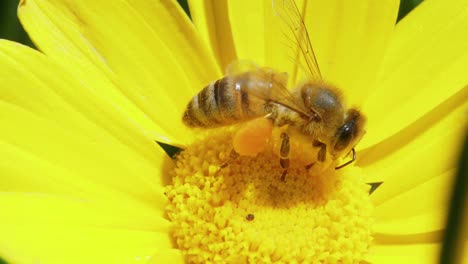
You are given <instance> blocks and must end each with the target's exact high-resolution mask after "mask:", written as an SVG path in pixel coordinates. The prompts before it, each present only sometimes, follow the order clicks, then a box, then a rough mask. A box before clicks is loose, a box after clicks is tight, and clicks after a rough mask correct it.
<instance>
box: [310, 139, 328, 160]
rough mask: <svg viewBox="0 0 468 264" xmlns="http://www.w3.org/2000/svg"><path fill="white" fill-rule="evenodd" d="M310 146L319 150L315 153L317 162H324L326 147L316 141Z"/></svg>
mask: <svg viewBox="0 0 468 264" xmlns="http://www.w3.org/2000/svg"><path fill="white" fill-rule="evenodd" d="M312 145H313V146H314V147H318V148H320V149H319V151H318V153H317V161H320V162H324V161H325V159H326V157H327V145H326V144H325V143H322V142H320V141H318V140H315V141H314V143H313V144H312Z"/></svg>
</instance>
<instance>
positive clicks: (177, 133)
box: [19, 0, 219, 141]
mask: <svg viewBox="0 0 468 264" xmlns="http://www.w3.org/2000/svg"><path fill="white" fill-rule="evenodd" d="M19 16H20V18H21V21H22V23H23V24H24V26H25V28H26V30H27V31H28V32H29V34H30V35H31V37H32V39H33V40H34V41H35V43H37V45H38V47H39V48H40V49H41V50H42V51H44V52H45V53H46V54H47V55H49V56H52V57H53V58H54V59H56V60H58V61H60V62H62V63H63V65H73V64H75V63H77V64H78V65H84V66H83V67H91V68H95V69H96V68H97V69H99V70H100V71H102V72H103V73H104V74H105V76H106V77H107V78H108V79H109V80H110V81H111V82H113V83H115V84H116V86H117V89H118V90H119V91H120V92H121V93H122V94H123V95H125V96H126V97H128V98H129V100H130V101H132V102H133V103H134V104H136V105H137V106H138V108H139V110H140V111H142V112H143V113H144V114H145V115H146V116H147V117H149V118H150V119H151V120H152V121H153V122H155V123H156V124H158V125H160V126H161V127H163V129H164V130H166V131H169V132H170V133H171V135H172V140H174V139H180V140H181V141H187V140H188V139H189V138H190V137H189V136H187V130H186V129H185V128H184V126H183V125H182V122H181V120H180V119H181V115H182V112H183V110H184V107H185V105H186V103H187V102H188V100H189V98H190V97H191V96H192V95H193V93H194V91H197V90H199V89H201V88H202V87H203V86H204V85H206V84H207V83H209V82H210V81H211V80H213V79H214V78H215V77H217V76H219V74H218V72H219V71H218V69H217V67H216V63H215V61H214V59H213V57H212V56H210V54H209V52H207V50H206V48H207V47H206V46H205V45H204V44H203V42H202V41H201V40H200V39H199V38H198V37H197V35H196V32H195V30H194V28H193V25H192V24H191V23H190V21H189V20H188V18H187V17H186V16H185V14H184V13H183V11H182V10H181V9H180V7H179V6H178V5H176V3H174V2H172V1H169V0H165V1H162V2H147V1H130V0H129V1H119V2H114V1H109V2H105V1H79V2H76V1H43V0H31V1H24V2H22V3H21V4H20V8H19ZM85 79H86V78H85ZM117 103H118V102H117ZM166 136H167V137H169V136H170V135H166Z"/></svg>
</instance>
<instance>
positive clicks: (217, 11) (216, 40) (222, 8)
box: [188, 0, 236, 70]
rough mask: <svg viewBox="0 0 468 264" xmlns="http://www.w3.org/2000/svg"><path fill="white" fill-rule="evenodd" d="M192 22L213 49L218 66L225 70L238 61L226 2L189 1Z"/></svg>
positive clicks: (215, 0) (214, 0)
mask: <svg viewBox="0 0 468 264" xmlns="http://www.w3.org/2000/svg"><path fill="white" fill-rule="evenodd" d="M188 3H189V6H190V14H191V17H192V21H193V23H194V25H195V27H196V29H197V30H198V32H199V34H200V36H201V38H203V40H204V41H205V43H206V44H207V45H209V47H210V48H211V49H210V50H211V52H213V53H214V55H215V57H216V60H217V62H218V65H221V69H222V70H225V69H226V68H227V66H228V65H229V64H230V63H231V62H233V61H235V60H236V50H235V48H234V40H233V37H232V32H231V26H230V24H229V19H228V11H227V10H228V9H227V2H226V1H218V0H207V1H199V0H192V1H188Z"/></svg>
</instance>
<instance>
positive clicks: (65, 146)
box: [0, 102, 165, 210]
mask: <svg viewBox="0 0 468 264" xmlns="http://www.w3.org/2000/svg"><path fill="white" fill-rule="evenodd" d="M57 111H59V109H58V110H57ZM0 113H1V114H0V120H1V122H2V123H3V124H7V125H6V126H5V127H4V128H3V129H2V130H1V131H0V137H1V141H2V142H4V143H3V144H2V145H3V148H2V149H1V150H0V155H1V157H2V160H3V161H4V163H3V164H2V181H3V179H5V181H4V182H3V184H2V186H1V188H2V189H3V190H9V191H10V190H13V191H14V190H18V189H17V188H19V190H24V191H37V190H38V189H41V188H45V189H48V188H49V186H48V185H49V183H50V182H52V187H50V188H53V187H54V186H55V187H60V185H58V184H59V183H63V184H64V188H65V189H71V190H72V191H73V190H74V189H75V188H76V189H77V190H76V189H75V190H74V191H75V192H76V193H77V192H81V193H83V194H85V196H84V197H83V198H87V197H102V196H106V195H105V194H102V193H101V192H100V191H101V190H109V192H110V193H109V195H112V196H115V195H116V194H119V196H120V197H123V198H122V199H128V200H129V201H132V200H135V199H136V200H137V201H139V203H141V205H142V206H147V207H152V208H153V207H154V208H155V209H156V208H159V210H162V209H163V207H164V203H165V198H164V197H163V191H162V186H161V185H160V184H158V180H157V179H158V175H161V174H162V169H161V168H158V167H155V166H154V164H151V163H149V162H148V160H145V159H143V158H142V157H141V156H139V155H135V154H134V153H132V151H131V150H130V149H128V148H127V147H125V146H123V145H122V144H119V142H118V141H116V140H115V139H114V138H113V137H111V136H110V135H109V137H108V138H105V137H102V135H99V134H96V135H95V137H90V136H87V135H85V134H80V131H76V130H70V127H68V128H67V127H60V126H58V125H57V124H55V123H53V122H51V121H49V120H46V119H43V118H40V117H37V116H35V115H33V114H32V113H30V112H27V111H25V110H22V109H20V108H18V107H16V106H13V105H11V104H7V103H3V102H0ZM71 129H73V128H71ZM154 147H155V148H156V146H154ZM162 155H163V154H161V156H162ZM22 162H24V165H22V166H21V165H20V164H22ZM29 162H30V163H29ZM154 162H155V164H160V163H162V162H163V161H162V158H161V159H160V160H159V161H158V160H156V159H155V160H154ZM48 168H51V169H52V170H50V171H48V170H47V169H48ZM36 169H38V170H36ZM38 172H43V173H44V174H42V175H38V174H36V173H38ZM62 172H65V173H63V174H61V173H62ZM18 176H21V177H18ZM41 176H42V177H43V178H41ZM49 177H51V178H49ZM160 177H161V176H159V178H160ZM6 179H9V180H8V181H6ZM29 179H31V180H32V181H33V182H35V183H37V184H38V185H37V186H36V185H31V183H30V182H29ZM70 182H72V186H67V183H70ZM23 184H25V185H23ZM42 185H44V186H42ZM64 191H65V190H64Z"/></svg>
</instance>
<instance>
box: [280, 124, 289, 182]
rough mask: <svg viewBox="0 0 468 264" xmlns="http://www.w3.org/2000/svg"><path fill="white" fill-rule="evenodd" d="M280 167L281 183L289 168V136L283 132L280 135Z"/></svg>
mask: <svg viewBox="0 0 468 264" xmlns="http://www.w3.org/2000/svg"><path fill="white" fill-rule="evenodd" d="M280 165H281V168H283V173H282V174H281V181H285V180H286V174H287V172H288V168H289V135H288V134H287V133H285V132H283V133H281V148H280Z"/></svg>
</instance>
